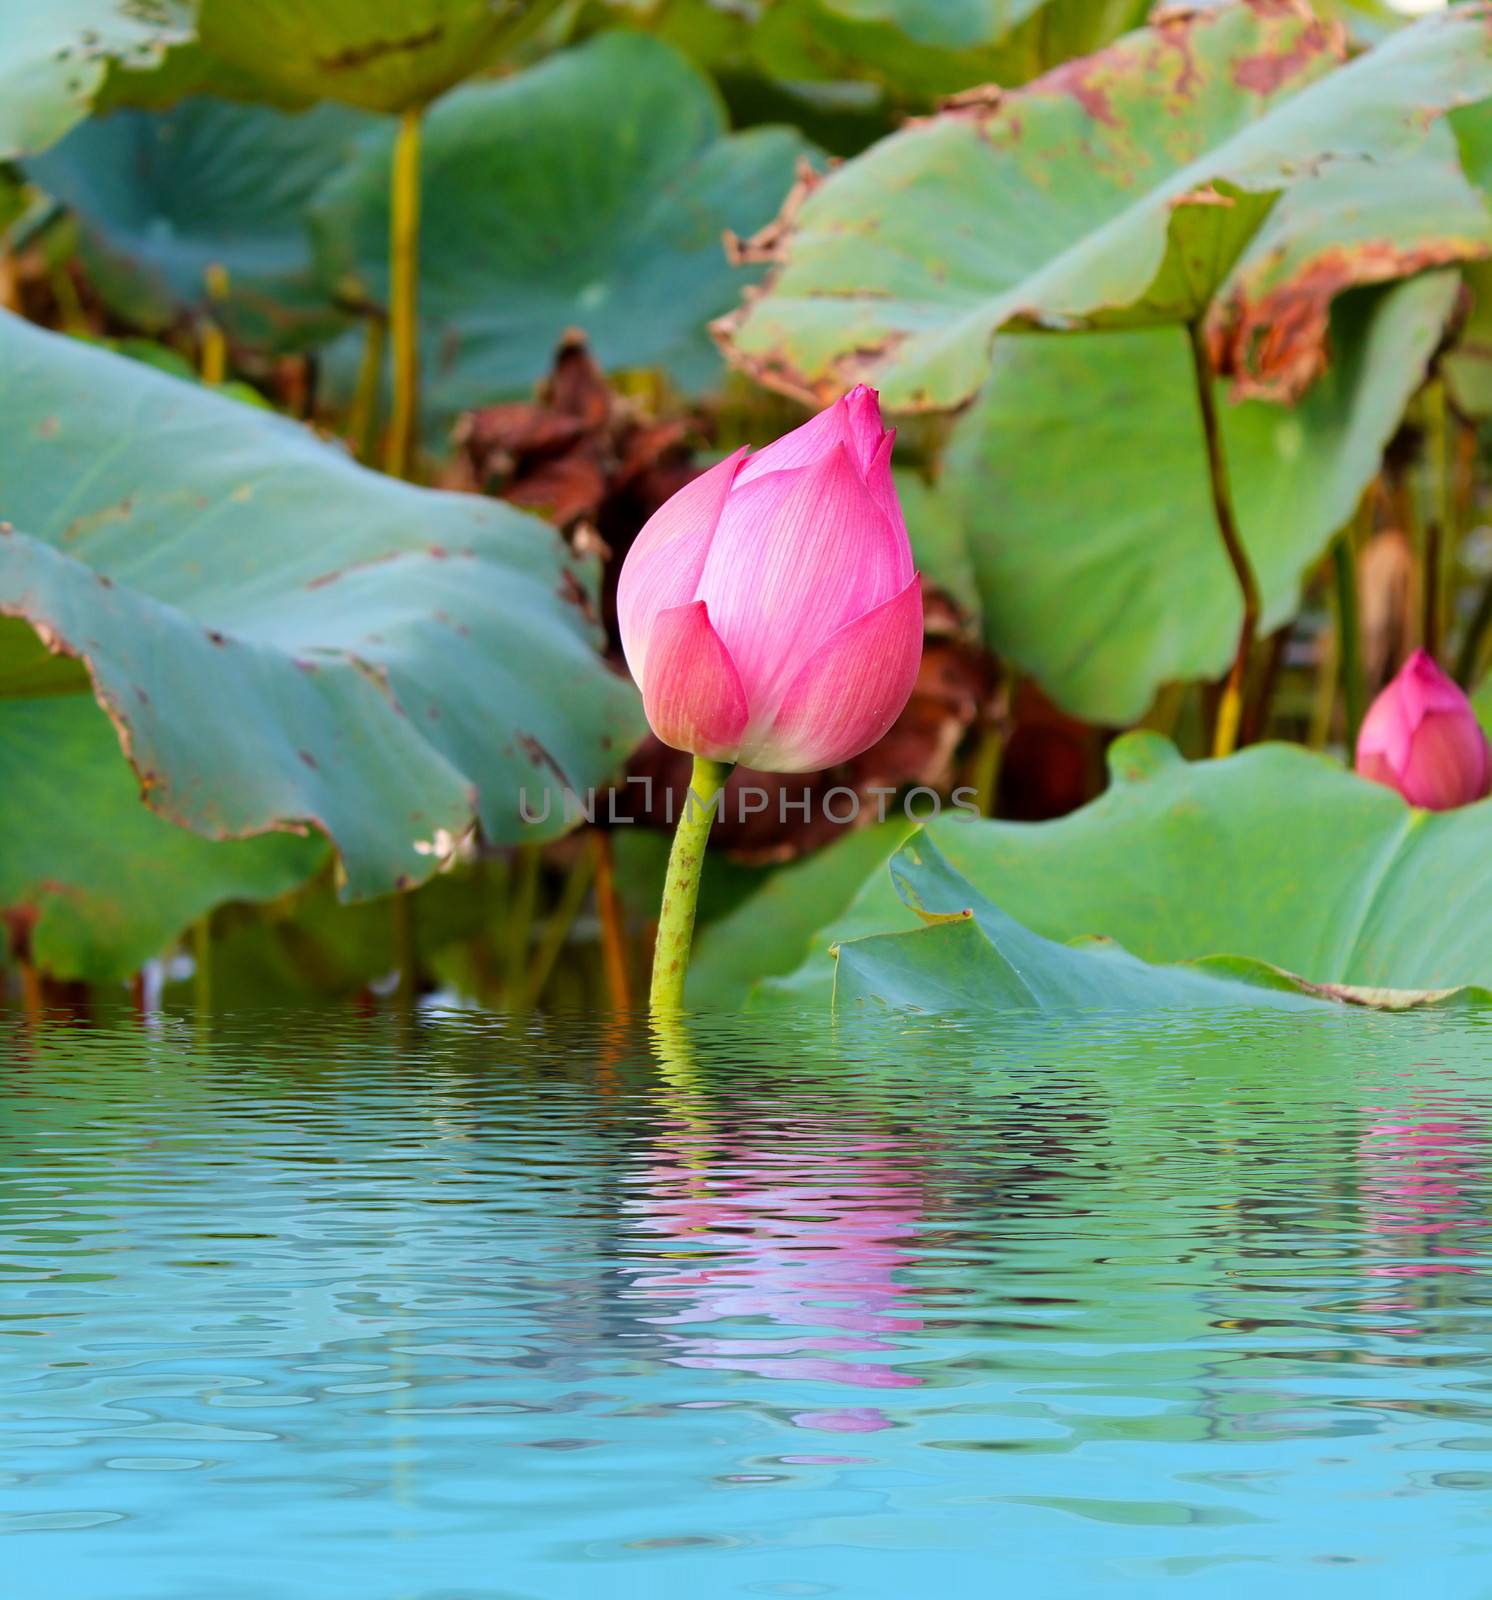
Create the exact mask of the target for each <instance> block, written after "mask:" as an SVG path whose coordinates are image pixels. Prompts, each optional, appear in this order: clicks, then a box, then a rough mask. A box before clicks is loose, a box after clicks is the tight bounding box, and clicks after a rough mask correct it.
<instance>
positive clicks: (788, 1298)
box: [0, 1013, 1492, 1600]
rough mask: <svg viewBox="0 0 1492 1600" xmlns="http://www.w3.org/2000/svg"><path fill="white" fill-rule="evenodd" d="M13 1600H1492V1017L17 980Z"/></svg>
mask: <svg viewBox="0 0 1492 1600" xmlns="http://www.w3.org/2000/svg"><path fill="white" fill-rule="evenodd" d="M0 1059H3V1063H4V1070H5V1076H6V1082H7V1085H8V1092H7V1094H6V1098H5V1105H4V1111H3V1124H0V1206H3V1211H0V1216H3V1228H0V1233H3V1238H0V1267H3V1279H4V1285H5V1286H4V1289H3V1291H0V1413H3V1427H4V1446H3V1455H0V1533H3V1534H5V1535H6V1536H7V1537H5V1538H4V1540H3V1541H0V1558H3V1561H4V1570H5V1574H6V1576H5V1578H4V1580H3V1593H4V1594H5V1595H6V1596H7V1600H204V1597H207V1596H212V1597H214V1600H302V1597H304V1600H312V1597H314V1600H395V1597H398V1600H516V1597H531V1596H532V1597H545V1600H548V1597H565V1600H568V1597H570V1596H576V1597H579V1596H604V1597H612V1596H638V1597H642V1596H647V1597H650V1600H651V1597H659V1596H661V1597H665V1600H672V1597H675V1596H679V1597H689V1600H713V1597H715V1596H737V1595H742V1596H748V1595H749V1596H783V1597H787V1596H819V1595H825V1596H856V1597H860V1596H864V1597H875V1600H880V1597H888V1600H889V1597H893V1596H906V1595H915V1594H917V1593H918V1592H919V1591H920V1590H921V1589H923V1588H925V1587H927V1586H928V1585H930V1584H937V1585H946V1586H948V1589H949V1592H950V1593H951V1592H954V1591H955V1590H956V1591H958V1592H962V1593H981V1594H983V1593H988V1594H1002V1593H1006V1592H1009V1593H1016V1594H1020V1595H1022V1596H1043V1597H1044V1596H1054V1597H1055V1596H1063V1597H1066V1596H1085V1595H1088V1594H1092V1593H1104V1594H1114V1595H1153V1594H1157V1593H1166V1594H1169V1593H1176V1594H1178V1595H1186V1596H1188V1597H1190V1596H1197V1597H1213V1596H1233V1595H1243V1594H1256V1593H1260V1592H1264V1593H1267V1594H1269V1595H1271V1596H1297V1595H1298V1596H1303V1597H1304V1596H1310V1597H1313V1600H1314V1597H1319V1596H1325V1597H1330V1596H1334V1595H1337V1594H1342V1595H1352V1596H1362V1595H1378V1594H1383V1595H1390V1594H1400V1593H1403V1592H1404V1591H1405V1589H1406V1586H1409V1585H1416V1586H1419V1587H1421V1588H1424V1589H1425V1590H1426V1591H1427V1592H1433V1593H1435V1594H1437V1595H1443V1596H1454V1597H1461V1596H1468V1597H1469V1596H1487V1595H1492V1433H1489V1431H1488V1429H1487V1422H1488V1419H1489V1416H1492V1382H1489V1380H1492V1368H1489V1356H1492V1299H1489V1294H1488V1290H1489V1280H1488V1276H1487V1265H1488V1263H1487V1253H1486V1252H1487V1249H1488V1244H1489V1239H1488V1229H1487V1223H1488V1219H1489V1206H1488V1199H1489V1180H1488V1154H1489V1141H1492V1028H1488V1027H1487V1026H1486V1025H1482V1026H1480V1027H1478V1026H1476V1025H1475V1024H1471V1023H1465V1022H1459V1023H1458V1022H1454V1021H1450V1020H1445V1019H1437V1018H1434V1017H1401V1018H1380V1017H1372V1016H1367V1015H1363V1014H1357V1013H1352V1014H1344V1015H1342V1016H1340V1017H1338V1016H1325V1017H1321V1016H1311V1017H1307V1018H1296V1017H1276V1016H1270V1017H1266V1018H1263V1019H1261V1018H1258V1017H1243V1018H1238V1019H1234V1020H1232V1021H1229V1020H1228V1019H1224V1020H1223V1021H1221V1022H1218V1021H1213V1022H1212V1023H1211V1024H1210V1025H1207V1026H1203V1025H1201V1024H1198V1023H1196V1022H1188V1021H1175V1022H1167V1021H1166V1020H1165V1019H1152V1020H1150V1021H1148V1022H1146V1023H1144V1024H1138V1023H1134V1022H1129V1023H1126V1024H1124V1025H1118V1024H1105V1023H1103V1022H1102V1021H1084V1022H1071V1023H1055V1022H1051V1021H1046V1022H1040V1021H1026V1022H1021V1021H1016V1020H1013V1021H1011V1022H1010V1023H1009V1024H1008V1025H1002V1027H1001V1028H999V1029H997V1030H996V1031H995V1032H994V1033H993V1034H991V1033H990V1032H988V1030H986V1031H985V1032H984V1033H983V1034H982V1035H978V1034H975V1033H973V1032H968V1031H964V1030H961V1029H960V1028H958V1027H956V1026H951V1025H950V1026H944V1027H923V1028H917V1029H901V1030H896V1031H891V1030H887V1031H883V1032H876V1031H866V1032H860V1033H856V1034H853V1035H851V1034H846V1035H842V1036H840V1037H837V1038H836V1037H835V1036H833V1035H832V1034H830V1033H829V1032H828V1031H827V1030H825V1029H823V1028H822V1027H817V1026H812V1027H811V1026H808V1025H806V1024H805V1025H804V1026H802V1027H800V1028H794V1027H791V1026H787V1027H784V1028H782V1029H780V1030H778V1031H777V1032H775V1033H774V1034H773V1035H772V1036H770V1037H769V1036H768V1035H767V1034H766V1032H765V1025H762V1024H758V1025H755V1026H754V1027H753V1025H751V1023H750V1020H749V1019H747V1018H740V1019H736V1020H735V1021H734V1022H724V1021H723V1022H720V1023H718V1024H702V1025H701V1026H700V1027H699V1028H698V1029H697V1030H696V1032H695V1034H694V1036H693V1037H692V1039H690V1040H687V1041H685V1040H674V1041H671V1042H670V1044H669V1046H668V1048H667V1049H666V1050H665V1051H663V1052H662V1058H661V1059H660V1058H659V1056H658V1054H657V1053H655V1052H654V1051H653V1050H652V1049H651V1048H650V1046H649V1044H648V1041H647V1038H646V1036H645V1034H643V1033H642V1032H641V1031H639V1030H636V1029H632V1028H628V1027H625V1026H620V1025H617V1026H603V1025H597V1024H588V1023H580V1022H573V1023H567V1022H549V1023H544V1024H538V1023H526V1022H520V1021H516V1020H507V1021H504V1020H493V1019H489V1018H472V1017H469V1016H462V1015H458V1014H451V1015H445V1016H439V1015H429V1016H426V1017H423V1018H422V1019H420V1020H419V1021H418V1022H415V1023H410V1022H404V1023H399V1022H391V1021H389V1020H388V1019H384V1018H371V1019H353V1018H343V1019H331V1020H328V1019H325V1018H322V1019H316V1018H305V1017H301V1018H297V1017H269V1018H244V1019H238V1020H232V1019H230V1020H228V1021H226V1022H220V1023H219V1024H218V1025H217V1026H216V1027H215V1028H214V1030H213V1031H212V1032H211V1033H210V1034H208V1033H205V1032H203V1031H200V1030H197V1029H194V1027H193V1026H192V1025H191V1024H190V1023H189V1022H186V1021H182V1020H178V1019H170V1018H162V1019H157V1020H154V1021H151V1022H148V1023H135V1022H131V1021H126V1022H123V1023H120V1024H118V1025H110V1026H103V1025H100V1026H95V1027H92V1028H84V1027H64V1026H54V1027H46V1028H43V1029H41V1030H39V1031H28V1030H25V1029H23V1028H21V1027H20V1026H19V1025H14V1024H12V1025H6V1024H4V1023H3V1022H0Z"/></svg>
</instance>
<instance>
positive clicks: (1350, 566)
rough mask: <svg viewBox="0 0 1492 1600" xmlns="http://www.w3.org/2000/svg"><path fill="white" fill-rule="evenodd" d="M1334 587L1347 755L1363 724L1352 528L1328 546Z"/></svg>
mask: <svg viewBox="0 0 1492 1600" xmlns="http://www.w3.org/2000/svg"><path fill="white" fill-rule="evenodd" d="M1331 561H1332V567H1333V569H1334V570H1335V573H1336V580H1337V582H1336V591H1337V664H1338V669H1339V671H1340V673H1341V679H1342V706H1343V708H1344V710H1345V711H1346V714H1347V755H1348V757H1349V759H1350V757H1351V755H1352V753H1353V751H1355V750H1356V749H1357V734H1358V730H1359V729H1360V728H1361V727H1362V717H1363V699H1364V694H1363V676H1362V649H1361V644H1362V640H1361V628H1360V625H1359V622H1358V616H1357V564H1356V562H1355V561H1354V559H1353V551H1352V530H1351V528H1347V529H1346V530H1344V531H1343V532H1342V533H1339V534H1338V535H1337V539H1336V543H1335V544H1333V545H1332V547H1331Z"/></svg>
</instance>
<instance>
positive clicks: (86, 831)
mask: <svg viewBox="0 0 1492 1600" xmlns="http://www.w3.org/2000/svg"><path fill="white" fill-rule="evenodd" d="M0 561H3V557H0ZM18 626H19V625H18V624H9V623H6V624H0V795H3V796H4V799H3V802H0V807H3V811H4V817H5V832H4V835H3V843H0V919H3V922H4V924H5V926H6V929H7V930H8V931H9V933H10V937H11V940H12V941H14V942H17V943H22V944H23V945H24V947H25V948H26V949H27V951H28V952H29V957H30V959H31V961H32V962H33V963H34V964H35V965H36V967H37V968H38V969H39V970H40V971H42V972H45V973H48V974H50V975H51V976H53V977H57V978H85V979H90V980H93V981H97V982H117V981H118V980H120V979H122V978H126V977H128V976H129V974H130V973H132V972H134V971H136V970H137V969H138V968H139V967H140V965H141V964H142V963H143V962H145V961H148V960H149V959H150V958H151V957H153V956H156V955H159V954H160V953H161V951H162V950H164V949H165V948H166V947H167V946H168V945H169V944H170V943H171V942H172V940H174V939H175V938H176V936H177V935H178V934H179V933H180V932H181V930H182V929H183V928H185V927H186V926H187V925H188V924H189V923H191V922H193V921H194V920H195V919H196V918H197V917H199V916H201V915H202V914H203V913H204V912H206V911H208V910H210V909H211V908H212V907H213V906H215V905H218V904H220V903H221V902H223V901H225V900H268V899H272V898H274V897H275V896H277V895H280V894H284V893H285V892H286V891H287V890H290V889H293V888H294V887H295V886H296V885H297V884H299V883H301V882H302V881H304V879H305V878H306V877H307V876H308V875H309V874H310V873H312V872H313V871H314V870H315V869H316V866H317V864H318V863H319V862H320V861H321V860H323V859H324V858H325V855H326V842H325V840H323V839H320V838H316V837H297V836H295V835H293V834H288V833H268V834H264V835H262V836H260V837H259V838H255V839H242V840H233V841H230V842H228V843H224V844H214V843H213V842H212V841H210V840H208V839H204V838H202V837H200V835H198V834H195V833H190V832H188V831H187V830H186V829H185V828H178V827H174V826H173V825H172V824H171V823H169V822H167V821H165V820H164V819H163V818H161V817H158V816H156V814H155V813H154V812H153V811H150V810H148V809H147V808H146V807H145V806H143V805H142V804H141V803H140V786H139V784H138V782H137V781H136V779H135V777H134V775H133V774H132V773H131V772H130V770H129V767H128V766H127V765H126V764H125V763H124V762H123V761H122V760H121V759H120V756H119V741H118V739H117V738H116V737H115V735H114V731H113V729H112V728H110V726H109V722H108V719H107V718H106V717H105V715H104V713H103V712H102V711H101V710H100V709H99V708H98V706H97V705H95V704H94V702H93V701H92V699H90V698H89V697H88V696H87V695H86V694H44V695H43V694H38V695H35V696H32V697H28V698H12V696H13V694H14V693H15V692H16V691H17V689H18V687H19V685H18V683H17V682H15V681H13V680H12V677H11V674H10V672H9V670H8V668H9V666H10V665H11V659H12V658H11V651H10V649H9V648H8V645H9V641H10V640H11V638H12V637H13V636H12V635H11V633H10V629H11V628H12V627H18ZM32 637H34V636H32ZM4 943H5V941H4V940H3V939H0V946H3V944H4ZM0 958H3V949H0Z"/></svg>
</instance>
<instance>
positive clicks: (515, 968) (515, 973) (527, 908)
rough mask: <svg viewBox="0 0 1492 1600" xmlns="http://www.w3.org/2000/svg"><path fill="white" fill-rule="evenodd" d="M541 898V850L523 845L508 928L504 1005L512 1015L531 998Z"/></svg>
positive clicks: (513, 886)
mask: <svg viewBox="0 0 1492 1600" xmlns="http://www.w3.org/2000/svg"><path fill="white" fill-rule="evenodd" d="M538 898H539V847H538V845H536V844H526V845H521V846H520V847H519V850H518V862H517V869H516V871H515V872H514V874H513V879H512V885H511V891H510V895H509V899H508V925H507V928H506V929H505V930H504V932H505V937H506V951H505V959H504V963H503V1004H504V1005H505V1006H506V1007H507V1008H508V1009H509V1010H510V1011H521V1010H522V1009H523V1003H524V1000H525V999H526V998H527V991H526V988H525V985H524V973H525V970H526V969H527V966H528V944H529V933H530V931H531V930H532V928H533V924H534V906H535V904H536V903H537V901H538Z"/></svg>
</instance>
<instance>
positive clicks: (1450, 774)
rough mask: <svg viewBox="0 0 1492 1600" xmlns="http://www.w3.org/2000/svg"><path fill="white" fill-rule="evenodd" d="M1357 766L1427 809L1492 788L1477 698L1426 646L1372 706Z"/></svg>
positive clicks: (1464, 801)
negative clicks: (1474, 703) (1470, 696)
mask: <svg viewBox="0 0 1492 1600" xmlns="http://www.w3.org/2000/svg"><path fill="white" fill-rule="evenodd" d="M1357 770H1358V771H1359V772H1360V773H1361V774H1362V775H1363V777H1365V778H1371V779H1372V780H1373V781H1374V782H1375V783H1386V784H1387V785H1388V786H1389V788H1390V789H1397V790H1398V791H1399V793H1400V794H1401V795H1403V796H1404V798H1405V799H1406V800H1407V801H1408V802H1409V803H1410V805H1412V806H1423V807H1424V808H1425V809H1426V810H1428V811H1449V810H1450V809H1451V808H1452V807H1453V806H1466V805H1470V804H1471V802H1472V801H1473V800H1480V799H1481V798H1482V796H1483V795H1485V794H1487V793H1488V792H1489V791H1492V749H1489V748H1488V745H1487V738H1486V735H1485V734H1484V733H1483V732H1482V730H1481V727H1480V725H1479V724H1478V722H1477V720H1476V713H1475V712H1474V711H1473V710H1472V709H1471V702H1470V701H1469V700H1468V699H1467V698H1466V696H1465V695H1464V694H1462V692H1461V690H1460V689H1459V688H1458V687H1457V686H1456V685H1455V684H1454V683H1452V682H1451V680H1450V679H1449V678H1448V677H1446V675H1445V674H1444V673H1443V672H1442V671H1441V670H1440V668H1439V667H1437V666H1436V665H1435V663H1434V661H1433V660H1432V659H1431V658H1430V657H1429V656H1428V655H1426V654H1425V652H1424V651H1423V650H1416V651H1415V652H1414V654H1413V655H1412V656H1410V658H1409V659H1408V660H1407V661H1406V662H1405V663H1404V665H1403V666H1402V667H1400V668H1399V672H1398V676H1397V677H1396V678H1395V679H1394V681H1393V682H1392V683H1391V684H1389V686H1388V687H1387V688H1386V689H1385V690H1384V691H1383V693H1382V694H1380V695H1379V696H1378V698H1377V699H1376V700H1375V701H1374V702H1373V704H1372V705H1371V706H1370V707H1369V709H1368V714H1367V716H1366V717H1364V718H1363V724H1362V732H1361V733H1360V734H1359V735H1358V737H1357Z"/></svg>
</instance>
